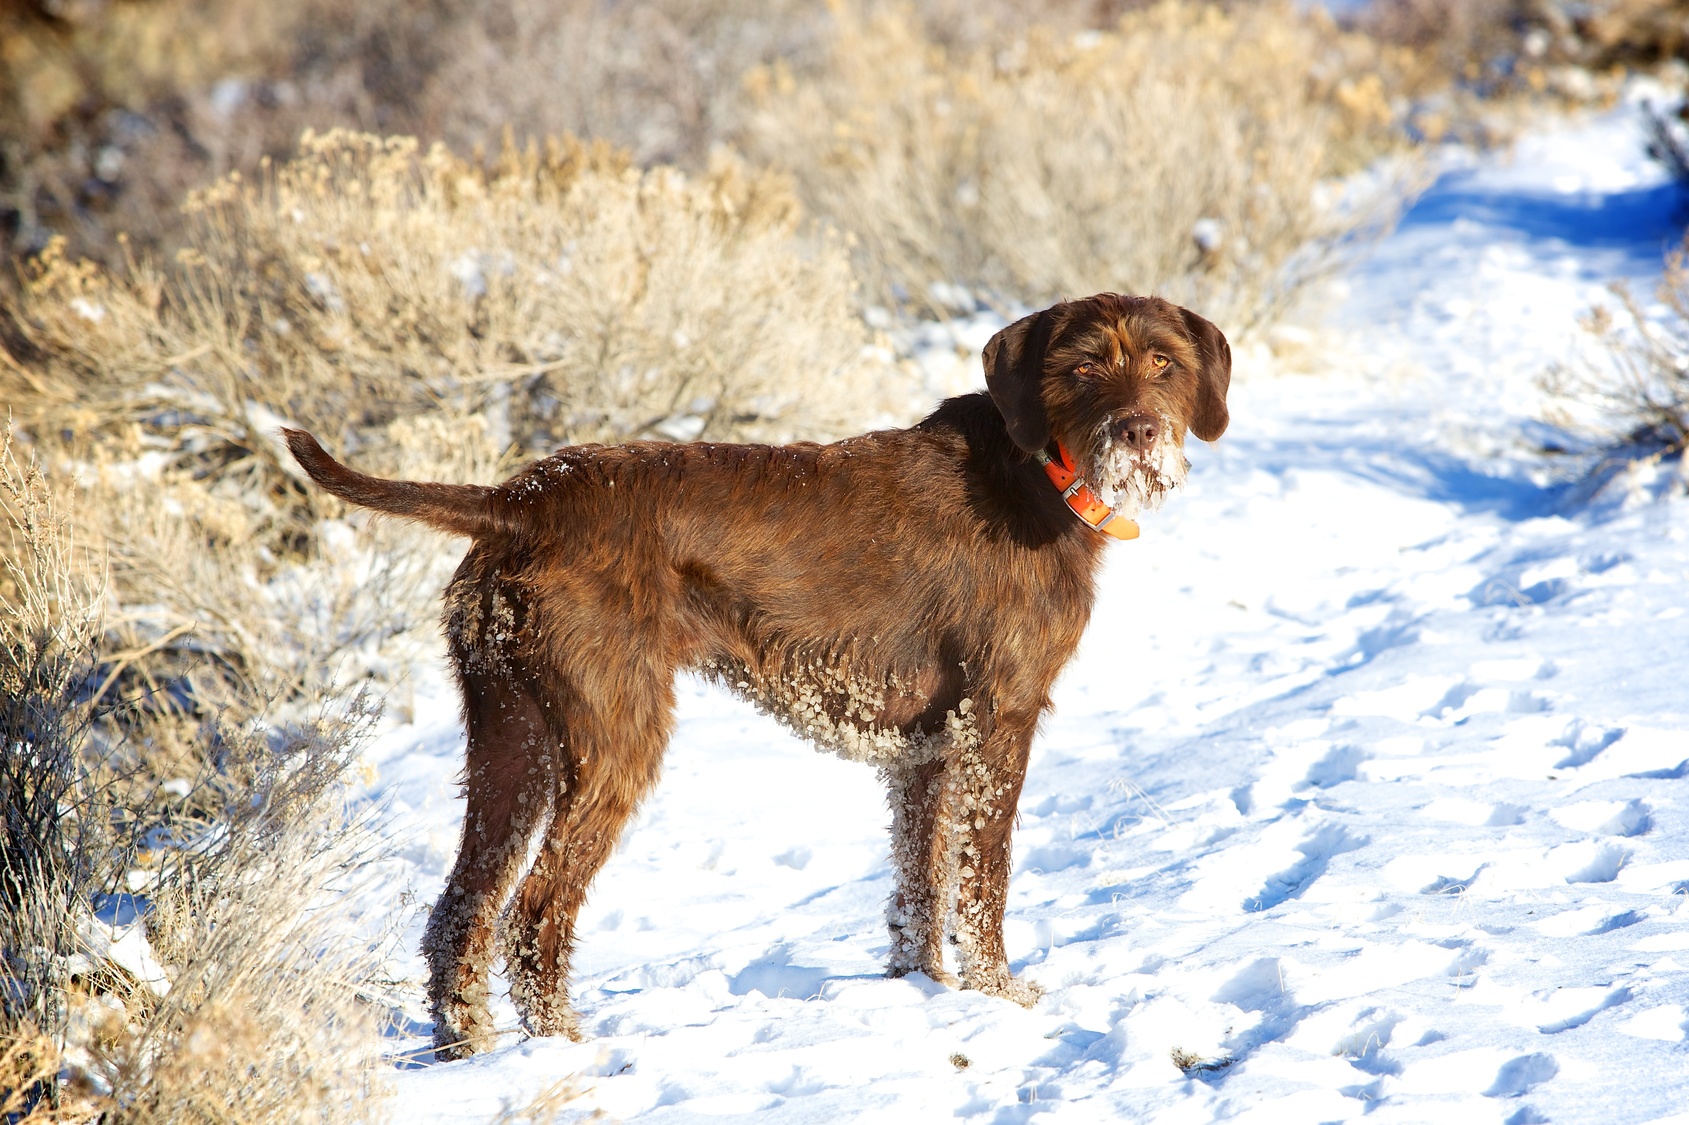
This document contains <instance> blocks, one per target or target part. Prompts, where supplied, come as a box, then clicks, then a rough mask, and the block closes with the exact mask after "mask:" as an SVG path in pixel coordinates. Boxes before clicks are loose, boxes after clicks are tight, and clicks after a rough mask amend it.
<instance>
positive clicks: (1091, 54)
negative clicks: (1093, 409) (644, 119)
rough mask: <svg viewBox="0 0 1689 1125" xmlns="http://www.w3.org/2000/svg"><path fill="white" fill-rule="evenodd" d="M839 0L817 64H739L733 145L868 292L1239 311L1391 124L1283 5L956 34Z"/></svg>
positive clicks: (1321, 235) (1356, 46)
mask: <svg viewBox="0 0 1689 1125" xmlns="http://www.w3.org/2000/svg"><path fill="white" fill-rule="evenodd" d="M837 19H838V29H837V31H836V33H835V35H834V37H833V38H832V39H831V40H830V54H829V57H828V59H827V62H826V65H825V66H824V67H822V68H820V69H819V70H818V71H816V72H814V73H811V74H807V75H806V74H801V73H796V72H794V71H793V70H791V69H789V68H787V67H784V66H781V65H778V64H777V65H775V66H774V67H771V68H767V69H764V70H761V71H759V72H756V73H754V74H753V75H752V76H751V78H750V79H749V82H750V84H751V88H752V91H753V93H754V94H755V95H756V96H757V98H758V107H759V108H758V112H757V114H756V116H755V117H754V119H753V120H752V122H751V124H750V126H749V140H748V142H747V143H748V144H749V147H750V151H751V152H752V153H753V154H754V155H756V156H757V157H758V158H760V159H766V160H768V161H770V162H772V163H774V164H775V165H777V166H780V167H784V168H788V169H790V170H791V171H792V174H793V175H794V177H795V178H796V180H797V183H798V186H799V191H800V193H801V194H802V196H803V198H804V200H805V202H806V204H808V205H809V206H810V207H811V208H812V209H813V210H814V211H815V212H816V213H817V214H819V215H822V216H825V217H827V218H828V219H830V220H832V221H833V222H835V223H837V224H839V225H840V226H841V227H843V228H844V229H846V230H848V231H851V232H852V233H853V234H855V235H856V236H857V238H858V239H859V240H860V253H859V254H858V256H857V261H858V264H859V266H860V267H861V268H862V269H863V271H864V272H865V275H866V276H868V277H869V278H870V279H871V280H872V283H873V291H874V293H875V295H876V296H877V299H879V300H881V301H883V302H886V303H888V304H893V305H897V304H912V305H915V306H921V305H928V306H937V307H939V308H940V309H942V307H943V306H944V305H946V304H949V303H954V301H955V297H954V296H953V290H949V289H945V288H942V287H943V286H947V285H953V284H960V285H963V286H967V287H970V288H973V289H975V290H977V291H978V293H976V294H975V295H983V296H984V297H986V298H987V299H988V300H991V301H993V302H995V303H998V304H1009V303H1016V302H1021V303H1029V304H1034V305H1036V304H1038V303H1041V302H1043V301H1045V300H1046V299H1049V298H1052V297H1057V296H1063V295H1074V294H1082V293H1091V292H1097V291H1101V290H1123V291H1129V292H1151V291H1154V292H1159V293H1163V294H1165V295H1166V296H1168V297H1170V298H1171V299H1173V300H1176V301H1180V302H1184V303H1189V304H1191V305H1193V306H1195V307H1198V308H1201V309H1202V310H1203V311H1204V313H1205V314H1207V315H1209V316H1213V317H1216V318H1218V319H1220V320H1221V321H1222V322H1224V323H1226V324H1227V325H1228V327H1244V326H1247V325H1249V324H1253V323H1255V322H1257V321H1259V320H1261V319H1262V318H1263V317H1265V316H1267V315H1269V314H1270V313H1271V312H1273V311H1275V310H1277V309H1278V308H1280V307H1281V306H1282V305H1283V303H1284V301H1285V299H1286V298H1287V297H1288V296H1289V295H1291V294H1293V293H1294V292H1295V290H1296V289H1297V288H1298V286H1299V285H1300V284H1301V283H1302V282H1303V281H1304V280H1305V279H1306V277H1307V276H1309V275H1310V274H1312V273H1315V272H1318V270H1319V269H1320V268H1321V267H1322V266H1324V265H1325V263H1326V260H1327V259H1328V257H1329V252H1330V251H1333V250H1335V249H1336V248H1338V247H1339V246H1341V245H1342V244H1343V243H1344V242H1345V241H1346V240H1347V239H1348V238H1349V237H1350V236H1351V235H1352V234H1353V233H1354V232H1355V230H1356V229H1357V227H1359V226H1364V225H1365V224H1366V222H1367V221H1368V220H1369V219H1370V218H1372V217H1373V216H1372V214H1371V213H1370V212H1368V211H1366V210H1365V209H1361V210H1359V211H1355V210H1349V211H1345V210H1344V209H1343V208H1340V207H1334V206H1333V200H1332V199H1331V198H1330V197H1329V193H1328V192H1327V191H1326V190H1325V187H1324V182H1325V181H1326V179H1327V177H1329V176H1331V175H1333V174H1334V173H1337V172H1339V171H1344V170H1347V169H1349V168H1352V167H1354V166H1355V164H1356V163H1358V162H1359V161H1360V160H1362V159H1365V158H1366V157H1369V156H1370V155H1373V154H1376V153H1377V152H1379V151H1381V150H1383V149H1385V148H1388V147H1389V145H1390V144H1391V143H1392V140H1391V138H1392V137H1393V133H1392V131H1391V130H1392V126H1393V123H1394V111H1393V110H1392V108H1391V106H1390V103H1389V99H1388V97H1387V94H1386V90H1385V87H1384V85H1383V84H1382V81H1381V80H1380V79H1379V78H1378V76H1377V74H1376V73H1374V74H1367V73H1363V69H1362V67H1361V66H1360V65H1359V64H1360V62H1361V61H1362V60H1364V59H1365V58H1366V57H1367V54H1366V45H1365V44H1364V43H1363V42H1362V41H1360V40H1359V39H1358V38H1356V37H1350V36H1344V35H1343V34H1341V33H1339V32H1338V31H1337V30H1336V29H1335V28H1333V27H1332V26H1331V25H1330V24H1329V22H1326V21H1321V20H1320V19H1318V18H1317V17H1310V18H1302V17H1300V16H1298V15H1297V14H1295V13H1294V12H1293V11H1292V10H1291V9H1290V8H1289V7H1288V6H1285V5H1279V4H1267V5H1261V6H1245V7H1240V8H1239V9H1237V10H1236V11H1229V12H1228V11H1224V10H1222V9H1220V8H1218V7H1215V6H1212V5H1199V4H1187V3H1176V2H1167V3H1162V4H1158V5H1156V6H1155V7H1153V8H1150V9H1148V10H1145V11H1142V12H1137V13H1133V14H1129V15H1128V16H1126V17H1123V18H1122V19H1121V21H1120V23H1119V24H1118V25H1117V26H1116V28H1115V29H1113V30H1111V31H1109V32H1106V33H1089V34H1082V35H1078V36H1074V35H1057V34H1048V33H1041V32H1038V31H1036V30H1035V31H1033V32H1032V33H1030V34H1026V35H1024V36H1017V37H1011V38H1008V39H1006V40H1004V41H1002V42H997V43H993V44H992V45H991V46H990V47H989V48H978V49H972V50H946V49H945V48H944V47H942V46H941V45H939V44H938V43H936V42H934V41H933V39H932V38H931V36H929V35H928V34H927V33H926V31H925V30H924V29H923V28H922V26H921V25H920V23H919V22H918V21H916V20H915V19H913V18H911V16H910V15H909V14H908V13H899V12H896V11H892V12H882V13H881V14H878V15H872V16H865V15H862V14H860V13H859V12H857V11H856V10H855V9H854V8H851V7H848V6H839V7H838V8H837ZM935 286H939V287H941V288H935ZM964 303H965V302H964Z"/></svg>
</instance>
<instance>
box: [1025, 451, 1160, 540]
mask: <svg viewBox="0 0 1689 1125" xmlns="http://www.w3.org/2000/svg"><path fill="white" fill-rule="evenodd" d="M1056 453H1057V454H1059V455H1060V457H1061V460H1060V461H1056V460H1055V459H1053V458H1052V457H1051V456H1050V455H1049V454H1048V453H1045V452H1044V451H1043V450H1039V451H1038V452H1037V453H1036V454H1035V456H1036V457H1037V458H1038V463H1039V464H1040V465H1042V466H1044V474H1045V475H1046V476H1048V477H1049V478H1050V483H1051V484H1053V485H1055V486H1056V488H1057V489H1059V490H1060V491H1061V498H1062V499H1063V500H1065V501H1066V502H1067V506H1068V507H1069V508H1070V509H1072V511H1073V514H1074V515H1076V516H1078V517H1079V518H1080V519H1082V520H1084V521H1085V523H1086V524H1087V525H1089V526H1090V527H1091V528H1093V529H1094V530H1096V531H1100V532H1102V533H1103V534H1104V535H1112V536H1114V537H1115V538H1116V539H1136V538H1137V537H1138V525H1137V524H1135V523H1133V522H1132V521H1131V520H1129V519H1127V518H1126V517H1125V516H1117V515H1115V514H1114V509H1113V508H1111V507H1109V506H1108V505H1107V504H1104V503H1103V502H1102V500H1100V499H1099V498H1098V497H1097V494H1096V493H1095V492H1094V491H1092V489H1091V486H1090V485H1089V484H1087V483H1086V482H1085V478H1084V477H1082V476H1080V475H1079V470H1078V469H1077V468H1075V467H1074V464H1073V455H1072V454H1071V453H1069V452H1068V451H1067V446H1065V445H1063V444H1062V443H1061V442H1059V441H1058V442H1056Z"/></svg>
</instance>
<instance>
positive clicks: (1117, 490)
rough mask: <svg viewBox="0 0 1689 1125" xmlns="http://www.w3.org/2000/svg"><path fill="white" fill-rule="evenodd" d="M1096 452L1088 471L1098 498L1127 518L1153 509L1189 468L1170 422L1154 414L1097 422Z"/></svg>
mask: <svg viewBox="0 0 1689 1125" xmlns="http://www.w3.org/2000/svg"><path fill="white" fill-rule="evenodd" d="M1101 431H1102V432H1101V433H1099V434H1098V435H1097V436H1098V439H1099V440H1098V441H1097V446H1096V447H1097V456H1096V459H1095V462H1094V463H1093V464H1092V466H1091V467H1090V471H1089V472H1088V473H1087V475H1088V476H1089V477H1090V478H1091V480H1092V481H1093V482H1095V484H1096V486H1097V488H1098V489H1099V490H1101V492H1102V494H1103V499H1104V501H1106V502H1107V503H1108V505H1109V506H1110V507H1112V508H1113V509H1114V510H1115V511H1117V512H1119V513H1120V514H1121V515H1123V516H1125V517H1127V518H1128V519H1130V518H1132V517H1133V516H1136V515H1137V514H1138V513H1139V512H1141V511H1143V510H1145V509H1148V510H1150V511H1154V510H1155V509H1157V508H1159V507H1160V506H1161V503H1162V501H1164V500H1165V499H1167V495H1168V493H1170V492H1172V491H1173V490H1174V489H1176V488H1180V487H1182V486H1183V485H1184V483H1185V477H1186V475H1187V473H1189V471H1190V462H1189V461H1187V460H1186V459H1185V451H1184V450H1183V449H1181V448H1179V445H1178V443H1177V442H1175V441H1174V440H1173V427H1172V426H1171V425H1169V424H1168V422H1167V420H1166V419H1164V418H1160V417H1157V416H1156V415H1154V414H1131V415H1127V416H1126V417H1124V418H1111V419H1110V420H1109V421H1107V422H1106V423H1104V424H1103V425H1102V427H1101Z"/></svg>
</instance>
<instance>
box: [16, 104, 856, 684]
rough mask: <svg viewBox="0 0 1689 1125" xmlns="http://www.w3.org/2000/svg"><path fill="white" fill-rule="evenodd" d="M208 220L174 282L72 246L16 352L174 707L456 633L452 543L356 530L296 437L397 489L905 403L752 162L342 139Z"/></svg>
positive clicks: (45, 262)
mask: <svg viewBox="0 0 1689 1125" xmlns="http://www.w3.org/2000/svg"><path fill="white" fill-rule="evenodd" d="M190 210H191V211H192V213H193V218H194V225H193V232H194V234H193V240H192V245H191V246H189V247H188V248H186V249H185V250H184V251H183V252H182V254H181V256H180V258H179V260H178V261H176V262H174V263H170V264H168V265H163V266H160V265H153V264H149V263H147V262H145V261H131V262H130V263H128V265H127V267H126V268H124V269H120V270H105V269H102V268H100V267H98V266H97V265H94V264H92V263H89V262H72V261H70V260H69V259H68V258H67V257H66V256H65V255H64V254H63V253H62V252H60V251H59V250H58V249H57V248H54V249H53V250H52V251H51V252H49V253H48V254H47V255H45V256H44V257H43V259H42V260H41V261H40V262H39V263H38V264H37V265H36V266H35V267H34V268H33V269H32V270H31V271H30V272H29V274H28V276H27V278H26V282H25V285H24V288H23V292H22V294H21V299H20V301H19V302H18V306H17V308H16V311H15V312H14V313H13V314H12V317H11V319H10V323H9V325H7V326H5V328H6V336H5V339H4V343H5V345H6V347H5V351H4V352H0V393H3V394H4V396H5V397H6V398H7V400H8V401H9V402H10V403H12V404H13V409H14V410H15V411H16V415H17V421H18V423H19V424H20V425H22V426H23V427H25V428H26V429H27V430H28V432H30V433H31V434H33V435H34V437H35V440H36V442H37V444H38V445H39V446H41V447H42V448H43V449H44V450H45V449H52V450H58V451H60V453H61V454H62V455H65V456H71V457H75V458H78V459H79V460H80V462H81V463H82V465H83V469H84V474H83V475H84V477H85V479H86V480H87V481H88V485H89V493H90V495H89V497H88V499H87V502H85V503H84V505H83V510H84V513H85V515H86V516H88V517H89V518H88V519H86V520H85V521H84V523H85V524H86V525H87V530H88V534H89V536H90V539H91V540H92V541H93V542H95V543H108V542H109V543H110V544H111V551H112V561H113V579H114V583H113V585H114V593H115V599H116V609H115V612H114V613H113V615H112V617H111V624H112V626H113V627H114V628H118V629H125V630H128V633H127V634H126V636H125V641H126V649H127V650H128V651H131V652H133V653H135V656H134V658H133V659H132V660H131V661H130V663H129V665H128V666H127V667H126V670H125V673H124V674H125V676H128V677H130V678H137V677H138V678H140V679H141V681H142V682H141V683H140V684H139V687H140V688H143V689H145V690H146V691H148V692H149V693H151V697H152V698H154V699H156V700H157V701H159V703H160V705H161V706H164V705H166V704H169V703H170V701H171V700H172V699H180V700H185V701H191V700H199V701H205V700H213V701H226V699H227V697H229V696H230V695H231V692H230V691H227V690H223V689H222V688H221V687H220V686H219V685H220V684H225V683H233V684H236V685H241V684H245V685H249V686H250V685H260V691H259V693H258V694H260V695H262V694H273V693H275V692H277V691H280V692H281V693H282V694H283V695H284V696H288V695H292V696H302V695H308V694H309V690H310V687H311V685H312V684H314V683H315V684H320V683H322V682H323V681H324V680H327V679H331V678H336V677H337V676H338V678H341V679H346V678H351V677H355V676H357V675H361V674H362V673H363V672H365V671H368V670H372V669H373V670H379V667H378V666H379V665H381V664H382V663H383V662H384V661H386V660H388V659H389V658H388V657H385V656H384V655H383V645H384V643H385V642H386V641H387V640H388V639H389V638H390V637H393V636H395V635H400V634H408V633H411V632H413V631H414V630H415V629H416V627H417V626H419V625H421V624H422V623H423V622H425V621H427V620H429V619H430V618H431V617H432V615H433V612H434V601H435V592H436V590H437V588H438V584H439V581H438V580H439V573H438V568H439V566H440V564H441V563H442V561H443V560H444V557H445V555H446V554H447V553H448V552H447V551H445V550H444V549H443V548H442V547H441V545H440V544H439V543H438V542H435V541H432V540H430V539H429V538H428V537H422V536H418V535H416V534H414V533H413V532H411V531H408V530H406V529H404V528H400V527H381V528H379V529H378V531H377V533H376V535H375V536H374V537H365V536H356V535H354V534H353V533H352V531H353V527H354V526H361V521H362V517H361V516H353V517H351V519H352V520H354V521H357V522H356V524H355V525H349V524H348V523H347V522H345V521H344V520H342V519H341V518H340V517H341V515H342V509H340V508H339V506H338V505H337V504H336V503H335V502H334V501H332V500H331V499H326V498H324V497H322V496H321V495H320V494H317V493H315V492H313V491H311V490H308V489H307V488H306V487H305V486H304V485H302V484H301V483H300V482H299V480H298V479H297V478H296V477H295V476H294V475H293V470H292V468H291V464H290V462H288V461H287V460H286V457H285V453H284V452H283V451H282V450H281V449H280V447H279V446H278V445H277V444H276V443H275V441H274V436H273V435H274V430H275V427H276V426H277V425H278V424H279V423H281V422H282V421H284V420H285V421H292V422H294V423H296V424H300V425H303V426H306V427H308V428H311V429H313V430H315V431H316V432H318V433H321V434H324V435H325V436H326V437H327V438H328V439H329V440H330V441H331V442H333V443H335V444H338V445H339V447H340V449H341V450H342V451H343V452H346V453H350V454H352V455H354V456H356V458H357V459H358V461H359V462H360V464H362V465H363V466H366V467H369V468H372V469H374V470H376V471H381V472H389V473H393V474H396V475H405V476H423V477H432V478H437V479H438V478H446V479H468V480H481V481H485V480H488V479H491V478H492V477H494V476H496V475H497V470H498V465H499V454H500V451H501V450H503V449H505V448H506V447H507V446H510V445H515V446H517V447H518V449H519V450H523V451H530V450H541V449H547V448H549V447H550V446H551V445H553V444H556V443H559V442H564V441H588V440H608V441H615V440H624V439H629V438H636V437H663V436H666V437H677V438H690V437H705V438H727V439H732V438H750V439H767V440H788V439H791V438H795V437H824V436H833V435H836V434H839V433H841V432H847V431H850V430H854V429H858V428H860V427H861V426H862V425H863V423H864V422H867V421H869V420H871V419H872V418H873V417H874V415H875V413H876V403H877V402H878V401H879V400H880V398H881V387H880V384H879V382H878V380H879V379H880V377H881V373H880V370H879V368H878V367H877V365H876V363H875V362H874V361H873V360H872V359H871V358H869V357H868V356H867V354H866V353H865V346H866V345H867V343H868V338H867V336H866V334H865V330H864V329H863V327H862V326H861V324H860V322H859V321H858V320H857V319H856V318H855V316H854V314H853V312H852V309H853V303H852V294H851V285H852V282H851V275H850V271H849V265H848V262H847V260H846V255H845V251H844V248H843V247H842V246H841V245H839V244H838V243H837V242H836V241H830V240H827V239H825V238H822V239H820V240H819V241H814V242H811V241H806V240H803V239H801V238H800V236H799V231H798V228H797V224H798V215H797V209H796V205H795V203H794V201H793V199H792V197H791V194H790V192H789V190H787V188H786V187H785V185H784V183H783V181H781V180H780V179H779V178H777V177H771V176H768V175H760V174H753V173H750V172H748V171H746V170H745V169H744V168H743V167H742V166H741V165H739V164H737V163H736V162H733V161H731V160H728V159H726V158H723V159H722V160H721V161H719V162H718V163H717V164H716V166H715V167H714V168H713V169H712V170H711V171H710V172H709V173H708V174H706V175H703V176H700V177H696V178H687V177H683V176H681V175H680V174H678V173H675V172H673V171H671V170H657V171H652V172H641V171H638V170H636V169H634V168H632V167H631V166H630V165H629V163H628V161H627V160H626V158H625V157H623V156H621V155H619V154H617V153H616V152H614V151H613V150H610V149H609V148H607V147H605V146H601V145H591V146H589V145H582V144H578V143H574V142H557V143H553V144H550V145H548V146H546V147H545V148H544V149H540V148H538V147H530V148H529V149H527V150H525V151H519V150H516V149H514V148H508V149H507V150H506V151H505V153H504V155H503V157H502V159H501V160H500V161H498V162H497V164H496V165H495V166H493V167H492V168H490V169H489V168H483V167H481V166H478V165H473V164H470V163H467V162H464V161H461V160H458V159H456V158H454V157H452V156H451V155H450V154H449V153H447V152H446V151H445V150H444V149H441V148H438V147H436V148H434V149H432V150H430V151H428V152H426V153H425V152H422V151H420V150H419V147H418V146H417V145H416V144H415V142H412V141H408V140H404V139H394V140H380V139H376V138H372V137H367V136H363V135H353V134H344V133H338V134H331V135H327V136H323V137H311V136H308V137H307V139H306V141H305V142H304V145H303V149H302V153H301V156H300V158H299V159H298V160H296V161H294V162H293V163H290V164H288V165H286V166H283V167H281V168H278V169H275V170H274V171H273V172H272V173H271V174H270V175H268V176H267V177H265V178H264V179H263V180H262V181H261V182H258V183H252V182H250V181H247V180H242V179H240V178H230V179H229V180H226V181H224V182H222V183H221V184H219V185H217V186H216V187H214V188H213V189H210V190H208V191H207V192H205V193H202V194H201V195H199V196H196V197H195V198H194V200H193V201H192V202H191V204H190ZM125 682H127V681H125ZM242 690H244V689H242ZM232 694H234V695H239V694H240V692H238V691H236V692H233V693H232ZM246 694H248V695H250V694H252V693H251V692H247V693H246ZM182 706H183V707H186V708H188V709H190V710H191V709H192V705H191V704H190V703H187V702H184V703H183V704H182Z"/></svg>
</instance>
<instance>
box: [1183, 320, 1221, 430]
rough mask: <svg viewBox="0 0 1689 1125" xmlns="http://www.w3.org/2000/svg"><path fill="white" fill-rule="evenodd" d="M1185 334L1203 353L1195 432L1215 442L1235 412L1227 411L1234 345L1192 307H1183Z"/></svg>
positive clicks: (1193, 422)
mask: <svg viewBox="0 0 1689 1125" xmlns="http://www.w3.org/2000/svg"><path fill="white" fill-rule="evenodd" d="M1179 312H1180V314H1181V315H1182V316H1183V317H1184V318H1185V333H1186V334H1187V335H1189V336H1190V338H1191V342H1192V343H1193V344H1195V345H1196V350H1197V352H1198V354H1200V355H1201V356H1202V370H1201V371H1199V372H1197V377H1196V414H1195V415H1194V416H1193V417H1192V418H1191V433H1193V434H1195V435H1196V436H1197V437H1199V438H1201V439H1202V440H1203V441H1214V440H1215V439H1216V438H1218V437H1219V436H1220V435H1221V434H1223V433H1225V432H1226V424H1227V423H1228V422H1230V421H1231V414H1230V413H1229V412H1228V411H1227V410H1226V388H1227V387H1230V386H1231V383H1232V346H1231V345H1230V344H1228V343H1226V335H1225V333H1223V332H1221V331H1220V330H1219V329H1218V328H1216V327H1215V326H1214V324H1213V323H1212V322H1211V321H1207V320H1204V319H1203V318H1202V317H1200V316H1197V315H1196V314H1195V313H1193V312H1191V311H1190V310H1189V309H1180V310H1179Z"/></svg>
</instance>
